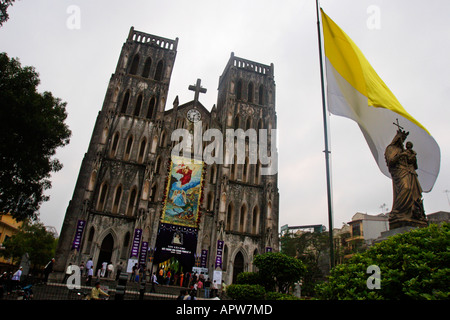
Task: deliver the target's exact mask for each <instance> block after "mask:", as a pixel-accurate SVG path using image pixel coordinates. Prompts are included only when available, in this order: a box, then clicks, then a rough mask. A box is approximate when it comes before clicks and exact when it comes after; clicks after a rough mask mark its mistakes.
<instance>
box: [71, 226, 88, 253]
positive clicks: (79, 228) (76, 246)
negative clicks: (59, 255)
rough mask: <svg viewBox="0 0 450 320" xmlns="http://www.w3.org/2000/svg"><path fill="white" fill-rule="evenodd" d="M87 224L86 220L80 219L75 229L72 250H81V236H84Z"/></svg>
mask: <svg viewBox="0 0 450 320" xmlns="http://www.w3.org/2000/svg"><path fill="white" fill-rule="evenodd" d="M85 225H86V221H84V220H78V224H77V229H76V231H75V237H74V239H73V242H72V250H73V249H76V250H80V246H81V238H82V237H83V231H84V226H85Z"/></svg>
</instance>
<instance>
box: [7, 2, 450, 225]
mask: <svg viewBox="0 0 450 320" xmlns="http://www.w3.org/2000/svg"><path fill="white" fill-rule="evenodd" d="M321 5H322V8H323V9H324V11H325V12H326V13H327V14H328V15H329V16H330V17H331V18H332V19H333V20H334V21H335V22H336V23H337V24H338V25H339V26H340V27H341V28H342V29H343V30H344V31H345V32H346V33H347V34H348V35H349V36H350V37H351V38H352V39H353V41H354V42H355V43H356V44H357V45H358V46H359V48H360V49H361V50H362V52H363V53H364V55H365V56H366V58H367V59H368V60H369V62H370V63H371V64H372V66H373V67H374V69H375V70H376V71H377V73H378V74H379V76H380V77H381V78H382V79H383V80H384V82H385V83H386V84H387V86H388V87H389V88H390V89H391V91H392V92H393V93H394V94H395V95H396V97H397V98H398V100H399V101H400V103H401V104H402V105H403V107H404V108H405V109H406V110H407V111H408V112H409V113H410V114H411V115H412V116H413V117H415V118H416V119H417V120H418V121H419V122H420V123H421V124H422V125H424V126H425V127H426V128H427V129H428V131H430V133H431V134H432V135H433V137H434V138H435V140H436V141H437V143H438V144H439V146H440V148H441V170H440V175H439V177H438V179H437V182H436V184H435V186H434V188H433V190H432V191H431V192H430V193H427V194H424V198H425V199H424V205H425V210H426V212H427V213H431V212H435V211H439V210H444V211H450V204H449V202H448V199H447V194H446V193H444V190H447V189H450V168H449V163H450V135H449V130H448V123H449V119H450V108H448V106H447V102H448V101H450V99H449V98H450V80H449V77H448V75H447V73H448V70H450V59H449V56H450V21H449V19H448V12H449V11H450V2H448V1H445V0H442V1H438V0H432V1H408V0H397V1H379V0H358V1H357V0H339V1H337V0H328V1H327V0H322V1H321ZM71 6H75V9H77V8H78V9H79V20H75V21H74V20H72V18H74V16H73V14H74V11H70V10H69V12H68V9H70V8H71ZM9 13H10V20H9V21H8V22H6V23H5V24H4V26H3V27H2V28H0V43H1V48H0V50H1V51H5V52H7V53H8V55H9V56H10V57H18V58H19V59H20V60H21V62H22V64H23V65H32V66H34V67H36V70H37V71H38V72H39V74H40V79H41V85H40V90H41V91H44V90H48V91H51V92H52V93H53V94H54V95H55V96H57V97H59V98H61V99H62V100H63V101H66V102H67V111H68V114H69V117H68V120H67V123H68V125H69V126H70V129H71V130H72V133H73V135H72V139H71V143H70V144H69V145H68V146H66V147H65V148H63V149H61V150H59V151H58V153H57V157H58V158H59V159H60V160H61V161H62V163H63V164H64V168H63V169H62V170H61V171H60V172H58V173H57V174H54V175H53V177H52V181H53V187H52V189H51V190H50V191H48V194H49V195H50V196H51V199H50V201H49V202H47V203H45V204H44V205H43V206H42V207H41V220H42V221H43V222H44V223H45V224H47V225H52V226H55V227H56V228H57V229H58V231H59V230H60V228H61V225H62V221H63V219H64V214H65V211H66V208H67V205H68V203H69V200H70V199H71V197H72V193H73V189H74V187H75V182H76V179H77V176H78V171H79V168H80V164H81V160H82V157H83V155H84V153H85V152H86V151H87V147H88V143H89V140H90V136H91V133H92V129H93V126H94V123H95V119H96V117H97V114H98V111H99V110H100V108H101V106H102V103H103V99H104V95H105V92H106V88H107V85H108V82H109V79H110V76H111V74H112V73H113V72H114V70H115V67H116V63H117V60H118V58H119V53H120V50H121V47H122V44H123V43H124V41H125V40H126V37H127V35H128V31H129V28H130V27H131V26H134V27H135V29H136V30H140V31H143V32H146V33H151V34H155V35H159V36H163V37H167V38H171V39H174V38H176V37H178V38H179V45H178V53H177V58H176V61H175V67H174V71H173V73H172V79H171V85H170V89H169V97H168V101H167V106H166V109H169V108H171V106H172V101H173V100H174V99H175V96H176V95H178V96H179V99H180V103H184V102H187V101H190V100H192V99H193V94H194V93H193V92H192V91H189V90H188V89H187V87H188V86H189V85H190V84H194V83H195V81H196V79H197V78H201V79H202V86H204V87H206V88H207V89H208V92H207V93H206V94H202V95H201V96H200V101H201V102H202V103H203V105H205V106H206V107H207V108H208V109H211V108H212V106H213V104H215V103H216V100H217V86H218V80H219V76H220V75H221V73H222V71H223V69H224V67H225V65H226V63H227V61H228V59H229V56H230V53H231V52H234V53H235V55H237V56H239V57H243V58H246V59H249V60H254V61H257V62H260V63H264V64H270V63H274V65H275V81H276V86H277V87H276V90H277V91H276V108H277V116H278V137H279V139H278V140H279V145H278V147H279V149H278V150H279V191H280V226H281V225H283V224H290V225H303V224H317V223H322V224H324V225H326V226H328V221H327V201H326V180H325V160H324V155H323V152H322V151H323V150H324V142H323V125H322V109H321V93H320V74H319V57H318V45H317V25H316V12H315V1H314V0H296V1H294V0H292V1H286V0H283V1H279V0H265V1H261V0H258V1H256V0H254V1H248V0H247V1H242V0H239V1H234V0H233V1H212V0H209V1H176V0H168V1H150V0H148V1H144V0H142V1H138V0H133V1H110V0H109V1H106V0H105V1H103V0H102V1H100V0H98V1H76V0H71V1H61V0H59V1H56V0H47V1H44V0H21V1H16V3H15V4H14V6H13V7H11V8H10V9H9ZM77 21H79V29H78V28H75V29H71V28H69V27H68V26H67V23H68V22H69V26H74V24H73V23H75V26H76V22H77ZM71 23H72V24H71ZM330 127H331V130H330V138H331V151H332V177H333V198H334V202H333V208H334V226H335V227H340V226H341V225H342V223H343V222H348V221H350V220H351V217H352V215H353V214H354V213H356V212H357V211H360V212H367V213H370V214H377V213H380V212H381V210H382V209H381V208H380V207H381V206H382V205H383V204H386V208H390V207H391V205H392V186H391V180H390V179H388V178H387V177H385V176H384V175H383V174H382V173H381V172H380V171H379V169H378V167H377V165H376V163H375V160H374V159H373V157H372V154H371V153H370V150H369V148H368V146H367V144H366V142H365V140H364V138H363V135H362V134H361V132H360V130H359V128H358V126H357V125H356V123H354V122H353V121H351V120H349V119H346V118H341V117H336V116H331V117H330ZM419 156H420V155H419ZM449 196H450V194H449Z"/></svg>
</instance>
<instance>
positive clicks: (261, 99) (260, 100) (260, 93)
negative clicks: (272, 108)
mask: <svg viewBox="0 0 450 320" xmlns="http://www.w3.org/2000/svg"><path fill="white" fill-rule="evenodd" d="M258 104H260V105H264V86H263V85H260V86H259V90H258Z"/></svg>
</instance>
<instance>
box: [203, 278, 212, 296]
mask: <svg viewBox="0 0 450 320" xmlns="http://www.w3.org/2000/svg"><path fill="white" fill-rule="evenodd" d="M204 287H205V298H209V293H210V289H211V280H209V277H207V278H206V280H205V284H204Z"/></svg>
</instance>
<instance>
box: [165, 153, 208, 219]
mask: <svg viewBox="0 0 450 320" xmlns="http://www.w3.org/2000/svg"><path fill="white" fill-rule="evenodd" d="M202 173H203V162H202V161H198V160H192V159H188V158H183V157H178V156H172V161H171V164H170V171H169V178H168V182H167V186H166V188H167V189H166V199H165V204H164V209H163V213H162V218H161V222H163V223H170V224H174V225H181V226H188V227H197V218H198V213H199V207H200V199H201V191H202V183H203V181H202V179H203V175H202Z"/></svg>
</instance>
